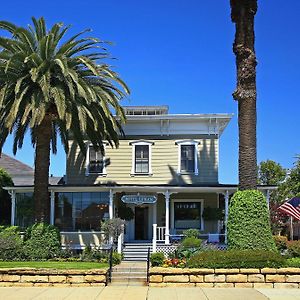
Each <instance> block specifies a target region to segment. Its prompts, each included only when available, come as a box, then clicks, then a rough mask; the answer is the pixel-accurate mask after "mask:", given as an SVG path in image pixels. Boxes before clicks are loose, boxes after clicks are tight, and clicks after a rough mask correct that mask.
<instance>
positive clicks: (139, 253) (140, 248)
mask: <svg viewBox="0 0 300 300" xmlns="http://www.w3.org/2000/svg"><path fill="white" fill-rule="evenodd" d="M148 248H150V253H152V243H125V245H124V249H123V255H124V258H123V261H145V262H146V261H147V255H148Z"/></svg>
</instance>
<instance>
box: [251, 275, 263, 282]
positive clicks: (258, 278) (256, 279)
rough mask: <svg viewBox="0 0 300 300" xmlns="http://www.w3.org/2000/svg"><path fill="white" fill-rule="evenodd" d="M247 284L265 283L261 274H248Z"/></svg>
mask: <svg viewBox="0 0 300 300" xmlns="http://www.w3.org/2000/svg"><path fill="white" fill-rule="evenodd" d="M248 282H265V276H264V275H263V274H249V275H248Z"/></svg>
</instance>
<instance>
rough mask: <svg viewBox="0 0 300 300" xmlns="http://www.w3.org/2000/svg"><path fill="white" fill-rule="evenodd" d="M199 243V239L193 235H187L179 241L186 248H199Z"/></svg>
mask: <svg viewBox="0 0 300 300" xmlns="http://www.w3.org/2000/svg"><path fill="white" fill-rule="evenodd" d="M200 245H201V240H200V239H198V238H195V237H187V238H185V239H183V241H182V242H181V246H182V247H183V248H185V249H187V248H199V247H200Z"/></svg>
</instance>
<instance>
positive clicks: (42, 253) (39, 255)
mask: <svg viewBox="0 0 300 300" xmlns="http://www.w3.org/2000/svg"><path fill="white" fill-rule="evenodd" d="M24 239H25V244H24V253H25V255H26V257H27V258H28V259H32V260H41V259H49V258H53V257H56V256H58V255H59V253H60V251H61V244H60V234H59V230H58V229H57V228H56V227H55V226H52V225H48V224H45V223H36V224H34V225H32V226H31V227H29V228H28V229H27V230H26V234H25V237H24Z"/></svg>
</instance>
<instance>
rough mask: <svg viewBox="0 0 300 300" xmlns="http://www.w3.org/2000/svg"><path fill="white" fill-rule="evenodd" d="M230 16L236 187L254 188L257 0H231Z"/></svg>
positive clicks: (243, 188)
mask: <svg viewBox="0 0 300 300" xmlns="http://www.w3.org/2000/svg"><path fill="white" fill-rule="evenodd" d="M230 5H231V20H232V22H233V23H235V27H236V32H235V40H234V44H233V52H234V54H235V56H236V66H237V88H236V90H235V91H234V93H233V98H234V99H235V100H237V101H238V124H239V188H240V189H241V190H245V189H256V187H257V154H256V64H257V62H256V56H255V49H254V40H255V35H254V16H255V14H256V11H257V0H243V1H241V0H231V1H230Z"/></svg>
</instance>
